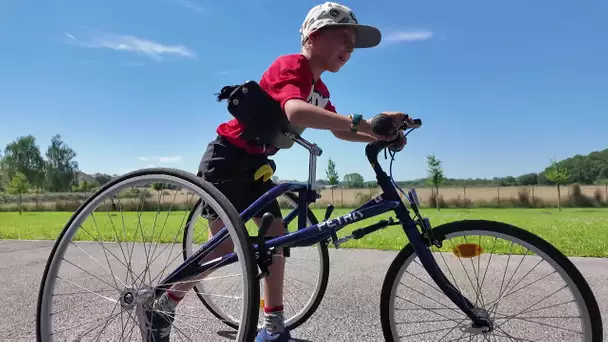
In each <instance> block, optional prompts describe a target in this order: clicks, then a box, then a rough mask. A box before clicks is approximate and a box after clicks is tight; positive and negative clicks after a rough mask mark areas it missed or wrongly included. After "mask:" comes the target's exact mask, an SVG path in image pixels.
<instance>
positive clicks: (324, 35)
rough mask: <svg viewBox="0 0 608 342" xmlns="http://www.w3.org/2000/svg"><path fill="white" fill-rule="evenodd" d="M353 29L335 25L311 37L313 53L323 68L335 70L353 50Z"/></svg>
mask: <svg viewBox="0 0 608 342" xmlns="http://www.w3.org/2000/svg"><path fill="white" fill-rule="evenodd" d="M355 39H356V34H355V30H354V29H352V28H348V27H337V28H331V29H328V30H323V31H322V32H320V34H317V35H316V37H314V38H313V54H314V55H315V57H316V59H317V60H318V61H319V62H320V63H322V66H323V67H324V69H325V70H327V71H331V72H337V71H338V70H340V68H341V67H342V66H343V65H344V64H345V63H346V62H347V61H348V60H349V58H350V55H351V53H352V52H353V50H354V46H355Z"/></svg>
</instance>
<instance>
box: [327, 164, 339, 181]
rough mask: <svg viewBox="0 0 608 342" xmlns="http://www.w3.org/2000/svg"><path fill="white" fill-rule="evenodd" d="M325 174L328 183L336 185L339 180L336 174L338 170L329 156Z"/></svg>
mask: <svg viewBox="0 0 608 342" xmlns="http://www.w3.org/2000/svg"><path fill="white" fill-rule="evenodd" d="M325 175H327V183H329V185H337V184H338V181H339V180H340V176H338V171H337V170H336V163H334V161H333V160H332V159H331V158H329V161H328V162H327V169H326V170H325Z"/></svg>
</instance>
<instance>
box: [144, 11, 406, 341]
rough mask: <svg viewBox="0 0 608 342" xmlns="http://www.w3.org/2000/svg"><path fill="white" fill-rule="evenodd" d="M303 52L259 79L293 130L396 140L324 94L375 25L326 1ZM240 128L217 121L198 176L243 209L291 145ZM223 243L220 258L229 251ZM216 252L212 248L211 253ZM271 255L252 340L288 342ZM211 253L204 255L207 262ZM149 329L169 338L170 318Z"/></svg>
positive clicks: (376, 37)
mask: <svg viewBox="0 0 608 342" xmlns="http://www.w3.org/2000/svg"><path fill="white" fill-rule="evenodd" d="M300 33H301V43H302V51H301V53H299V54H291V55H285V56H281V57H279V58H277V59H276V60H275V61H274V62H273V63H272V64H271V65H270V67H269V68H268V69H267V70H266V72H265V73H264V74H263V75H262V78H261V80H260V82H259V84H260V85H261V87H262V88H263V89H264V90H265V91H266V92H268V94H269V95H270V96H271V97H272V98H274V99H275V100H276V101H277V102H279V103H280V105H281V108H282V109H283V111H284V112H285V114H286V115H287V118H288V120H289V122H290V124H291V125H292V126H293V127H294V129H295V131H297V132H298V133H302V131H303V130H304V129H305V128H316V129H324V130H330V131H331V132H332V133H333V134H334V135H335V136H336V137H337V138H339V139H343V140H347V141H354V142H372V141H376V140H377V139H393V138H394V137H383V136H378V135H376V134H374V133H373V132H372V126H371V119H370V120H362V119H361V116H360V115H356V114H355V115H341V114H338V113H337V112H336V109H335V108H334V106H333V105H332V103H331V102H330V100H329V91H328V89H327V87H326V86H325V84H324V83H323V81H322V80H321V78H320V77H321V74H322V73H323V72H324V71H330V72H337V71H339V70H340V68H341V67H342V66H343V65H344V64H345V63H346V62H347V61H348V59H349V58H350V56H351V53H352V52H353V50H354V49H355V48H369V47H374V46H376V45H378V44H379V43H380V40H381V34H380V31H379V30H378V29H376V28H374V27H371V26H367V25H360V24H358V21H357V19H356V17H355V15H354V13H353V12H352V11H351V10H350V9H349V8H348V7H346V6H343V5H340V4H337V3H332V2H326V3H324V4H321V5H318V6H315V7H313V8H312V9H311V10H310V11H309V12H308V15H307V16H306V19H305V20H304V22H303V24H302V27H301V29H300ZM384 113H386V114H388V115H390V116H392V117H393V118H394V120H395V122H398V121H399V122H403V120H405V114H403V113H398V112H384ZM242 132H243V127H242V126H241V125H240V124H239V122H238V121H237V120H236V119H233V120H231V121H229V122H226V123H222V124H221V125H219V127H218V128H217V134H218V137H217V138H216V139H215V140H214V141H213V142H211V143H210V144H209V145H208V147H207V150H206V152H205V154H204V156H203V158H202V160H201V164H200V166H199V174H201V176H202V177H204V178H205V179H206V180H207V181H209V182H211V183H213V184H214V185H215V186H216V187H217V188H218V189H219V190H220V191H221V192H222V193H223V194H224V195H225V196H226V197H227V198H228V199H229V200H230V201H231V202H232V204H233V205H234V206H235V208H236V209H237V211H238V212H242V211H243V210H244V209H246V208H247V207H248V206H249V205H250V204H251V203H253V202H254V201H255V200H256V199H257V198H259V197H260V196H261V195H262V194H264V193H265V192H266V191H268V190H270V189H271V188H272V186H274V184H273V182H272V181H270V180H269V181H266V182H264V181H263V180H254V173H255V171H256V170H257V168H258V167H259V166H261V165H263V164H266V163H269V162H271V161H269V160H268V159H267V158H268V156H269V155H274V154H275V153H276V152H277V151H278V150H279V149H288V148H290V147H292V145H293V144H294V142H293V141H292V140H290V139H289V138H287V137H285V136H283V135H281V136H277V137H276V138H275V139H274V141H273V143H272V144H270V145H266V146H256V145H251V144H249V143H247V142H246V141H244V140H243V139H241V138H240V134H241V133H242ZM405 143H406V141H405V138H402V139H400V140H399V142H398V143H397V146H393V148H394V149H395V150H400V149H401V148H403V146H404V145H405ZM265 212H270V213H272V214H273V215H274V216H275V218H276V220H275V222H274V223H273V224H272V226H271V228H270V229H269V230H268V234H267V235H268V236H277V235H281V234H283V232H284V230H285V228H284V226H283V224H282V220H281V211H280V209H279V205H278V203H277V201H274V202H273V203H271V204H269V205H268V206H267V207H266V208H264V209H262V210H261V211H260V212H259V213H258V216H257V217H255V218H254V221H255V222H256V224H258V226H259V224H260V221H261V216H262V215H263V214H264V213H265ZM207 218H208V219H209V221H210V233H212V234H215V233H217V231H218V230H219V229H221V228H222V227H223V224H222V222H221V221H219V220H215V217H213V216H211V215H210V216H208V217H207ZM226 247H228V251H229V250H230V248H229V247H230V246H223V247H222V249H224V250H222V251H218V252H216V253H219V254H218V255H221V253H226V252H227V250H225V248H226ZM214 254H215V253H214ZM277 254H278V257H275V258H274V259H273V263H272V265H271V266H270V267H269V271H270V274H269V276H268V277H266V278H265V286H264V289H265V291H264V295H263V298H264V302H265V308H264V322H265V324H264V328H262V329H261V330H260V331H259V333H258V335H257V337H256V341H260V342H261V341H287V340H288V339H289V338H290V334H289V332H288V331H286V329H285V326H284V318H283V293H282V289H283V271H284V259H283V258H282V257H280V254H281V251H278V252H277ZM211 257H212V256H210V257H209V260H210V259H211ZM193 285H194V284H178V285H174V286H173V287H172V288H171V289H170V290H168V291H167V292H166V293H165V294H163V295H162V296H161V297H160V298H159V299H158V300H157V302H156V303H155V308H157V309H158V308H159V307H160V309H162V311H165V312H167V311H168V312H174V310H175V306H176V305H177V303H178V302H179V301H180V300H181V299H182V298H183V297H184V295H185V294H186V293H187V291H189V290H191V289H192V287H193ZM151 318H152V328H153V330H154V331H153V334H154V335H155V337H156V340H157V341H159V340H160V341H162V340H165V339H162V338H159V337H160V335H162V336H163V337H165V338H166V340H167V341H168V336H169V334H168V332H169V329H170V324H171V323H170V322H171V321H172V320H173V317H172V316H169V317H167V316H162V317H160V315H159V314H157V313H153V314H152V317H151Z"/></svg>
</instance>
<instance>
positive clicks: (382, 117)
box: [372, 114, 397, 136]
mask: <svg viewBox="0 0 608 342" xmlns="http://www.w3.org/2000/svg"><path fill="white" fill-rule="evenodd" d="M372 130H373V132H374V133H376V134H378V135H385V136H388V135H394V134H395V133H396V131H397V130H396V129H395V123H394V122H393V119H392V118H391V117H390V116H388V115H386V114H378V115H376V116H374V117H373V118H372Z"/></svg>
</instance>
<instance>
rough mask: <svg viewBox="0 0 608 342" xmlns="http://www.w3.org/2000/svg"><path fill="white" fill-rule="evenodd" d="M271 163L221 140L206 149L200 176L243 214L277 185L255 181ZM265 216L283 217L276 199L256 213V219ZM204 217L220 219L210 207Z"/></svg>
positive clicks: (269, 181)
mask: <svg viewBox="0 0 608 342" xmlns="http://www.w3.org/2000/svg"><path fill="white" fill-rule="evenodd" d="M268 161H269V160H268V157H267V156H265V155H251V154H249V153H247V152H245V150H243V149H240V148H238V147H236V146H234V145H232V144H231V143H230V142H228V141H227V140H226V139H224V138H223V137H221V136H218V137H217V138H216V139H215V140H214V141H212V142H210V143H209V144H208V145H207V150H206V151H205V154H204V155H203V158H202V159H201V162H200V165H199V168H198V175H199V176H200V177H203V179H205V180H206V181H208V182H210V183H212V184H213V186H215V187H216V188H217V189H218V190H219V191H220V192H222V193H223V194H224V196H226V197H227V198H228V200H229V201H230V202H231V203H232V205H234V207H235V208H236V211H237V212H239V213H242V212H243V211H244V210H245V209H247V207H249V206H250V205H251V204H252V203H253V202H255V201H256V200H257V199H258V198H260V196H262V195H263V194H264V193H266V192H267V191H269V190H270V189H272V188H273V187H274V186H275V185H276V184H275V183H274V182H273V181H272V180H270V179H269V180H268V181H266V182H264V181H263V179H258V180H254V173H255V172H256V171H257V170H258V168H259V167H261V166H262V165H264V164H266V163H267V162H268ZM266 212H270V213H271V214H273V215H274V216H275V218H280V217H282V215H281V209H280V207H279V203H278V202H277V200H276V199H275V200H273V201H272V202H270V203H269V204H268V205H267V206H266V207H265V208H263V209H262V210H260V211H259V212H257V213H256V214H255V215H254V217H257V218H261V217H262V215H264V213H266ZM203 216H204V217H206V218H208V219H216V218H217V215H216V213H215V212H213V210H212V209H211V208H208V207H207V210H204V211H203Z"/></svg>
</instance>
